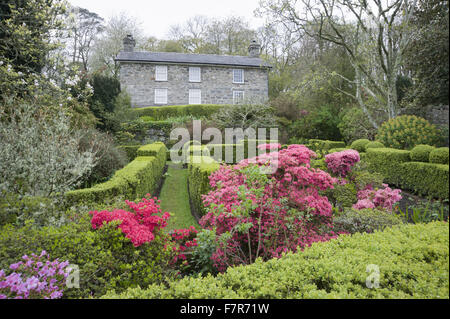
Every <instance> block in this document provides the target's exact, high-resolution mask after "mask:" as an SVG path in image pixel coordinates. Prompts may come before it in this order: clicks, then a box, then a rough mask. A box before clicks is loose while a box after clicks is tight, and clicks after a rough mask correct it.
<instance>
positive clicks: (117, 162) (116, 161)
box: [79, 129, 128, 187]
mask: <svg viewBox="0 0 450 319" xmlns="http://www.w3.org/2000/svg"><path fill="white" fill-rule="evenodd" d="M114 144H115V143H114V140H113V138H112V137H111V136H110V135H109V134H106V133H100V132H98V131H97V130H95V129H88V130H86V131H85V134H84V136H83V138H82V139H81V140H80V145H79V149H80V150H81V151H85V150H88V149H93V151H94V152H95V163H96V164H95V166H94V167H93V168H92V170H91V172H90V173H89V174H88V175H87V176H85V178H84V179H85V181H84V187H90V186H92V185H94V184H96V183H99V182H100V183H101V182H105V181H106V180H108V179H109V178H110V177H111V176H112V175H113V173H114V172H115V171H116V170H119V169H121V168H123V167H124V166H125V165H126V164H127V163H128V161H127V154H126V153H125V151H123V150H121V149H119V148H117V147H116V146H115V145H114Z"/></svg>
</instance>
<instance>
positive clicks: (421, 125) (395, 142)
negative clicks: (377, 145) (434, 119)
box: [376, 115, 440, 149]
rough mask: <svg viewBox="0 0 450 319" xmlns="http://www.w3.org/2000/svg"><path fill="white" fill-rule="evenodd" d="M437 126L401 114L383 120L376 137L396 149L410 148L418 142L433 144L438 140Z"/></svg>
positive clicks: (422, 119)
mask: <svg viewBox="0 0 450 319" xmlns="http://www.w3.org/2000/svg"><path fill="white" fill-rule="evenodd" d="M439 135H440V133H439V130H438V128H437V127H436V126H435V125H433V124H430V123H429V122H428V121H427V120H425V119H424V118H421V117H417V116H414V115H401V116H398V117H396V118H393V119H390V120H389V121H386V122H384V123H383V124H382V125H381V126H380V127H379V128H378V133H377V136H376V139H377V140H378V141H380V142H381V143H383V144H384V145H386V147H392V148H397V149H412V148H413V147H414V146H416V145H419V144H427V145H433V146H435V145H436V144H437V143H438V142H439Z"/></svg>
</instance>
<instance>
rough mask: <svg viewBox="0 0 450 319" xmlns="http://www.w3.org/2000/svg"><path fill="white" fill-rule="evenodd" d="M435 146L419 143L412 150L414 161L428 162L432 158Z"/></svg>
mask: <svg viewBox="0 0 450 319" xmlns="http://www.w3.org/2000/svg"><path fill="white" fill-rule="evenodd" d="M434 149H435V148H434V147H433V146H430V145H423V144H419V145H416V146H414V148H413V149H412V150H411V160H412V161H413V162H425V163H428V162H429V160H430V153H431V152H432V151H433V150H434Z"/></svg>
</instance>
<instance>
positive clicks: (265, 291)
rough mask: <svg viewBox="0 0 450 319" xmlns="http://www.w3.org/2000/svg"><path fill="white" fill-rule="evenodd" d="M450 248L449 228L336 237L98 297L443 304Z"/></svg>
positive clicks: (410, 227)
mask: <svg viewBox="0 0 450 319" xmlns="http://www.w3.org/2000/svg"><path fill="white" fill-rule="evenodd" d="M448 247H449V226H448V223H445V222H433V223H429V224H417V225H400V226H394V227H392V228H387V229H385V230H384V231H382V232H378V231H376V232H374V233H372V234H367V233H358V234H354V235H351V236H350V235H341V236H339V238H337V239H333V240H331V241H328V242H319V243H314V244H313V245H312V246H311V247H308V248H306V249H305V250H304V251H301V252H297V253H295V254H292V253H289V254H287V255H285V256H283V257H282V258H280V259H271V260H269V261H267V262H262V261H261V260H258V261H257V262H256V263H254V264H252V265H249V266H240V267H233V268H229V269H228V270H227V271H226V272H225V273H223V274H219V275H217V276H216V277H214V276H211V275H208V276H206V277H203V278H202V277H185V278H183V279H181V280H171V281H169V282H168V284H167V285H163V284H160V285H157V284H153V285H151V286H149V287H148V288H146V289H141V288H139V287H138V288H129V289H128V290H127V291H125V292H124V293H120V294H116V293H114V292H109V293H108V294H107V295H105V296H103V297H102V298H105V299H108V298H111V299H115V298H123V299H132V298H142V299H158V298H161V299H171V298H176V299H202V298H205V299H206V298H215V299H232V298H239V299H271V298H277V299H309V298H312V299H320V298H323V299H325V298H326V299H334V298H345V299H370V298H374V299H375V298H377V299H381V298H390V299H397V298H398V299H410V298H427V299H431V298H433V299H434V298H443V299H444V298H445V299H448V298H449V262H448V260H449V253H448V250H449V249H448ZM369 265H376V267H378V269H379V287H378V288H375V287H374V288H367V285H366V282H367V279H368V276H369V275H371V274H373V272H374V270H371V269H370V268H369V271H368V267H369ZM372 269H373V268H372ZM372 282H373V281H372Z"/></svg>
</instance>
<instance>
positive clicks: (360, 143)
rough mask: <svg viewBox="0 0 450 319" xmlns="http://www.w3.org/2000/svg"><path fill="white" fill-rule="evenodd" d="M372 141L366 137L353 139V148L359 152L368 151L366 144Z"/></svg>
mask: <svg viewBox="0 0 450 319" xmlns="http://www.w3.org/2000/svg"><path fill="white" fill-rule="evenodd" d="M368 143H370V141H369V140H368V139H366V138H362V139H359V140H355V141H353V143H352V145H351V146H350V148H351V149H353V150H356V151H358V152H360V153H361V152H365V151H366V145H367V144H368Z"/></svg>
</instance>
